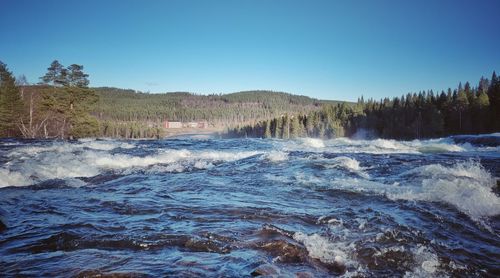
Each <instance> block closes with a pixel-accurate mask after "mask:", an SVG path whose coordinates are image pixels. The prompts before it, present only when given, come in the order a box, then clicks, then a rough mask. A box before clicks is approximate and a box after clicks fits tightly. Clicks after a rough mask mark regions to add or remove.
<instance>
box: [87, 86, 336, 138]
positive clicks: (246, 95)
mask: <svg viewBox="0 0 500 278" xmlns="http://www.w3.org/2000/svg"><path fill="white" fill-rule="evenodd" d="M95 91H96V93H97V95H98V96H99V101H98V102H96V103H95V104H94V105H93V106H92V108H91V113H92V115H94V116H95V117H96V118H97V119H99V121H100V122H101V123H102V124H103V125H110V126H111V125H116V124H117V123H137V124H141V125H148V126H160V125H161V123H162V122H163V121H165V120H169V121H180V122H189V121H207V122H208V123H209V125H210V126H211V127H215V128H219V129H222V128H228V127H234V126H237V125H242V124H255V123H256V122H259V121H261V120H265V119H269V118H273V117H277V116H279V115H281V114H284V113H297V112H299V113H308V112H309V111H315V110H319V109H321V106H322V105H323V104H327V103H336V102H334V101H320V100H317V99H313V98H309V97H306V96H297V95H292V94H287V93H282V92H272V91H246V92H238V93H232V94H224V95H223V94H211V95H196V94H191V93H186V92H175V93H164V94H148V93H142V92H136V91H133V90H123V89H117V88H108V87H103V88H95Z"/></svg>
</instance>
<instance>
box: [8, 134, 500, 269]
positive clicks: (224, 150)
mask: <svg viewBox="0 0 500 278" xmlns="http://www.w3.org/2000/svg"><path fill="white" fill-rule="evenodd" d="M499 176H500V134H488V135H476V136H455V137H447V138H441V139H432V140H413V141H396V140H384V139H375V140H353V139H348V138H337V139H332V140H321V139H313V138H301V139H296V140H263V139H238V140H232V139H231V140H217V139H211V138H184V139H170V140H159V141H148V140H135V141H124V140H112V139H105V140H102V139H85V140H78V141H72V142H67V141H23V140H4V141H2V142H1V143H0V201H1V203H0V208H1V209H2V210H1V211H6V212H5V213H4V212H2V215H0V217H1V218H0V219H4V220H1V221H3V222H4V224H6V226H7V229H6V230H5V231H4V232H1V231H0V255H2V257H3V258H6V259H3V260H2V261H1V262H0V266H1V267H2V268H4V269H7V271H8V273H10V274H13V273H18V272H16V271H17V269H19V267H21V266H22V267H27V266H28V265H33V267H34V268H36V269H38V270H41V269H45V265H44V264H45V263H44V262H45V259H46V257H45V256H49V257H50V256H51V254H52V252H54V251H61V250H63V251H64V250H67V251H70V252H73V253H74V255H75V256H77V257H78V256H79V257H82V256H83V258H86V259H87V260H89V261H91V262H94V264H93V266H92V268H91V269H90V271H97V272H96V273H106V271H107V270H109V269H111V270H113V271H120V270H122V269H124V266H126V267H125V269H127V270H133V272H134V273H135V272H138V273H145V274H147V275H153V276H155V275H166V274H170V275H175V274H185V275H189V273H190V272H189V271H190V270H189V271H188V269H190V268H189V267H187V266H183V264H180V265H177V263H178V262H179V261H176V260H174V258H177V260H180V261H185V260H188V258H189V257H190V256H194V257H196V258H197V259H196V260H197V261H198V263H196V264H193V265H191V266H190V267H192V268H194V269H198V270H199V271H200V272H196V273H198V275H203V274H207V273H208V274H209V275H208V276H218V275H223V276H241V275H243V276H246V275H249V274H250V273H252V271H257V272H259V271H264V272H265V271H268V272H269V273H270V274H272V273H275V274H276V273H277V274H279V275H285V276H288V275H292V274H293V275H296V274H297V273H299V272H307V273H310V274H312V275H314V276H323V275H328V274H335V275H343V276H356V275H368V276H372V275H374V276H379V275H389V276H407V277H422V276H423V277H429V276H436V277H440V276H448V275H452V276H453V275H457V274H459V273H467V275H473V276H476V275H482V274H484V273H488V274H493V273H496V271H498V268H496V267H495V261H496V259H495V256H494V255H493V256H492V254H498V252H499V251H500V247H499V246H500V245H499V238H500V230H499V228H500V224H499V223H498V222H499V221H498V220H499V219H500V197H499V190H498V180H499ZM39 217H42V218H41V219H46V221H45V222H44V221H39ZM109 217H111V218H109ZM5 219H6V220H5ZM27 219H30V220H31V221H32V223H34V224H33V225H34V226H33V227H31V228H29V226H27V225H28V223H27V222H25V221H26V220H27ZM111 219H114V220H111ZM5 222H6V223H5ZM68 223H73V224H71V225H70V224H68ZM68 225H70V226H68ZM87 226H88V227H91V228H90V230H88V229H87V228H84V227H87ZM68 227H69V228H68ZM146 227H148V228H147V229H146ZM143 229H146V230H143ZM165 229H166V230H165ZM112 231H115V232H112ZM115 233H117V234H115ZM89 234H91V235H93V236H91V237H89V236H88V235H89ZM44 235H46V236H44ZM117 235H118V237H117ZM40 236H41V237H42V238H41V239H40V238H39V237H40ZM165 236H166V237H165ZM457 242H461V244H458V245H457ZM12 244H13V245H12ZM99 246H108V247H105V248H101V247H99ZM34 250H36V251H34ZM92 250H94V251H92ZM279 250H281V251H279ZM118 251H120V252H125V253H124V254H122V255H118V254H116V253H115V252H118ZM95 252H97V253H95ZM107 252H110V253H109V254H107ZM137 252H139V253H141V254H142V255H140V254H138V253H137ZM155 252H161V255H159V254H157V253H155ZM193 252H194V253H193ZM204 252H207V254H212V255H210V260H208V261H205V262H204V260H203V259H202V258H203V255H202V254H204ZM454 252H461V253H462V254H464V255H462V256H456V255H455V254H454ZM73 253H71V254H68V256H69V257H70V258H73V259H74V257H72V256H73V255H72V254H73ZM15 254H25V255H27V254H40V255H41V256H42V257H41V258H40V260H38V259H36V258H33V259H29V258H28V257H26V258H25V259H23V260H21V261H20V262H17V261H16V259H15V258H16V257H15ZM103 254H107V255H106V256H108V255H112V254H115V255H116V256H117V260H122V259H124V258H125V257H127V258H130V262H129V263H124V264H117V265H116V267H111V266H109V265H108V266H106V264H103V261H100V260H99V259H98V258H99V256H102V255H103ZM155 254H156V255H157V256H160V257H161V258H163V261H162V262H159V263H158V265H155V266H151V268H147V267H144V266H141V267H139V266H138V265H140V264H141V263H143V261H142V260H148V259H147V258H148V256H152V258H153V257H154V256H155ZM87 256H88V257H87ZM95 256H98V257H95ZM122 256H125V257H122ZM142 256H145V257H144V258H143V257H142ZM200 256H201V257H200ZM205 259H206V258H205ZM225 260H229V261H226V267H224V268H221V270H220V271H222V272H217V271H215V272H214V271H212V270H211V269H212V268H211V267H212V266H214V265H215V266H217V265H220V264H222V263H223V262H224V261H225ZM65 262H66V263H67V266H66V268H65V267H64V266H60V267H56V269H55V270H54V271H51V270H50V269H46V271H47V272H43V273H45V274H47V275H56V276H57V275H61V274H62V273H66V272H65V271H69V272H67V273H71V275H77V274H81V271H77V269H82V268H83V269H86V267H85V266H82V265H78V263H69V262H68V261H65ZM172 264H174V265H176V267H174V269H176V271H174V272H163V271H162V269H163V268H162V266H163V267H164V266H165V265H172ZM188 265H189V264H188ZM59 271H60V272H59ZM186 271H187V272H186ZM204 271H208V272H206V273H204ZM259 273H260V272H259ZM66 275H68V274H66ZM66 275H63V276H66ZM181 276H182V275H181ZM195 276H196V275H195Z"/></svg>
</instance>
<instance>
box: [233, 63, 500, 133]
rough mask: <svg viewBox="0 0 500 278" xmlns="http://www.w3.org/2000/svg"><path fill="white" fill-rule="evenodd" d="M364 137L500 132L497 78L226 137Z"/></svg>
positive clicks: (278, 121)
mask: <svg viewBox="0 0 500 278" xmlns="http://www.w3.org/2000/svg"><path fill="white" fill-rule="evenodd" d="M359 131H363V132H364V136H365V137H366V136H368V137H382V138H394V139H414V138H432V137H440V136H446V135H453V134H478V133H487V132H496V131H500V79H499V77H498V76H497V75H496V73H495V72H493V75H492V77H491V80H488V79H487V78H484V77H482V78H481V79H480V80H479V82H478V84H477V86H471V84H470V83H469V82H466V83H465V84H464V85H462V83H460V84H459V85H458V88H456V89H454V90H452V89H448V90H447V91H441V92H440V93H435V92H433V91H432V90H430V91H421V92H418V93H408V94H407V95H403V96H401V97H395V98H392V99H389V98H384V99H382V100H379V101H374V100H373V99H369V100H368V101H365V100H364V99H363V97H361V98H360V99H358V102H357V103H356V104H355V105H346V104H343V103H339V104H334V105H332V104H327V105H323V106H322V108H321V109H320V110H318V111H310V112H309V113H293V114H283V115H280V116H279V117H275V118H273V119H269V120H263V121H260V122H258V123H256V124H253V125H243V126H240V127H237V128H234V129H231V130H230V131H229V132H228V136H230V137H247V136H248V137H263V138H284V139H288V138H296V137H304V136H308V137H319V138H334V137H339V136H353V135H355V134H356V132H359Z"/></svg>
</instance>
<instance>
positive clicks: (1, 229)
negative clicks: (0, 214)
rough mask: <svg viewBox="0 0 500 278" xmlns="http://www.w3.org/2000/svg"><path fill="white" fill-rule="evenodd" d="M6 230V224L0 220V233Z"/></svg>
mask: <svg viewBox="0 0 500 278" xmlns="http://www.w3.org/2000/svg"><path fill="white" fill-rule="evenodd" d="M5 230H7V226H6V225H5V224H4V223H3V222H2V220H0V233H1V232H3V231H5Z"/></svg>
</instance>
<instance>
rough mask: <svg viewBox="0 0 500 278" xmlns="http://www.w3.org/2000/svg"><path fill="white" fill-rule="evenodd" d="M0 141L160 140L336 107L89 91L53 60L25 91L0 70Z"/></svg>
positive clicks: (271, 96)
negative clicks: (180, 131) (177, 125)
mask: <svg viewBox="0 0 500 278" xmlns="http://www.w3.org/2000/svg"><path fill="white" fill-rule="evenodd" d="M0 70H1V74H2V89H1V91H0V104H1V106H0V109H1V110H0V113H2V114H1V115H4V116H3V117H2V121H1V123H0V124H1V130H0V132H1V134H0V136H4V137H5V136H6V137H24V138H80V137H88V136H92V137H94V136H95V137H116V138H160V137H162V136H163V135H164V132H165V130H164V129H163V128H162V126H163V122H164V121H166V120H169V121H181V122H189V121H206V122H207V123H208V125H209V126H210V127H212V128H214V129H216V130H220V131H223V130H225V129H227V128H232V127H235V126H237V125H244V124H248V125H254V124H255V123H257V122H259V121H261V120H265V119H269V118H273V117H277V116H279V115H282V114H286V113H304V114H305V113H309V112H310V111H318V110H320V109H321V107H322V105H325V104H335V103H337V102H336V101H324V100H317V99H313V98H310V97H306V96H299V95H292V94H288V93H282V92H272V91H246V92H237V93H231V94H212V95H197V94H192V93H186V92H175V93H164V94H149V93H142V92H137V91H133V90H124V89H118V88H109V87H100V88H89V87H88V84H89V80H88V75H87V74H86V73H84V72H83V66H81V65H76V64H73V65H71V66H69V67H67V68H66V67H64V66H63V65H61V64H60V63H59V62H58V61H57V60H56V61H54V62H52V64H51V65H50V66H49V68H48V69H47V73H46V74H45V75H44V76H42V77H41V78H40V83H38V84H36V85H30V84H28V82H27V81H26V78H25V77H23V76H21V77H19V78H17V79H16V78H14V77H13V75H12V73H11V72H9V71H8V69H7V66H6V65H5V64H3V63H2V64H1V69H0Z"/></svg>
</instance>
